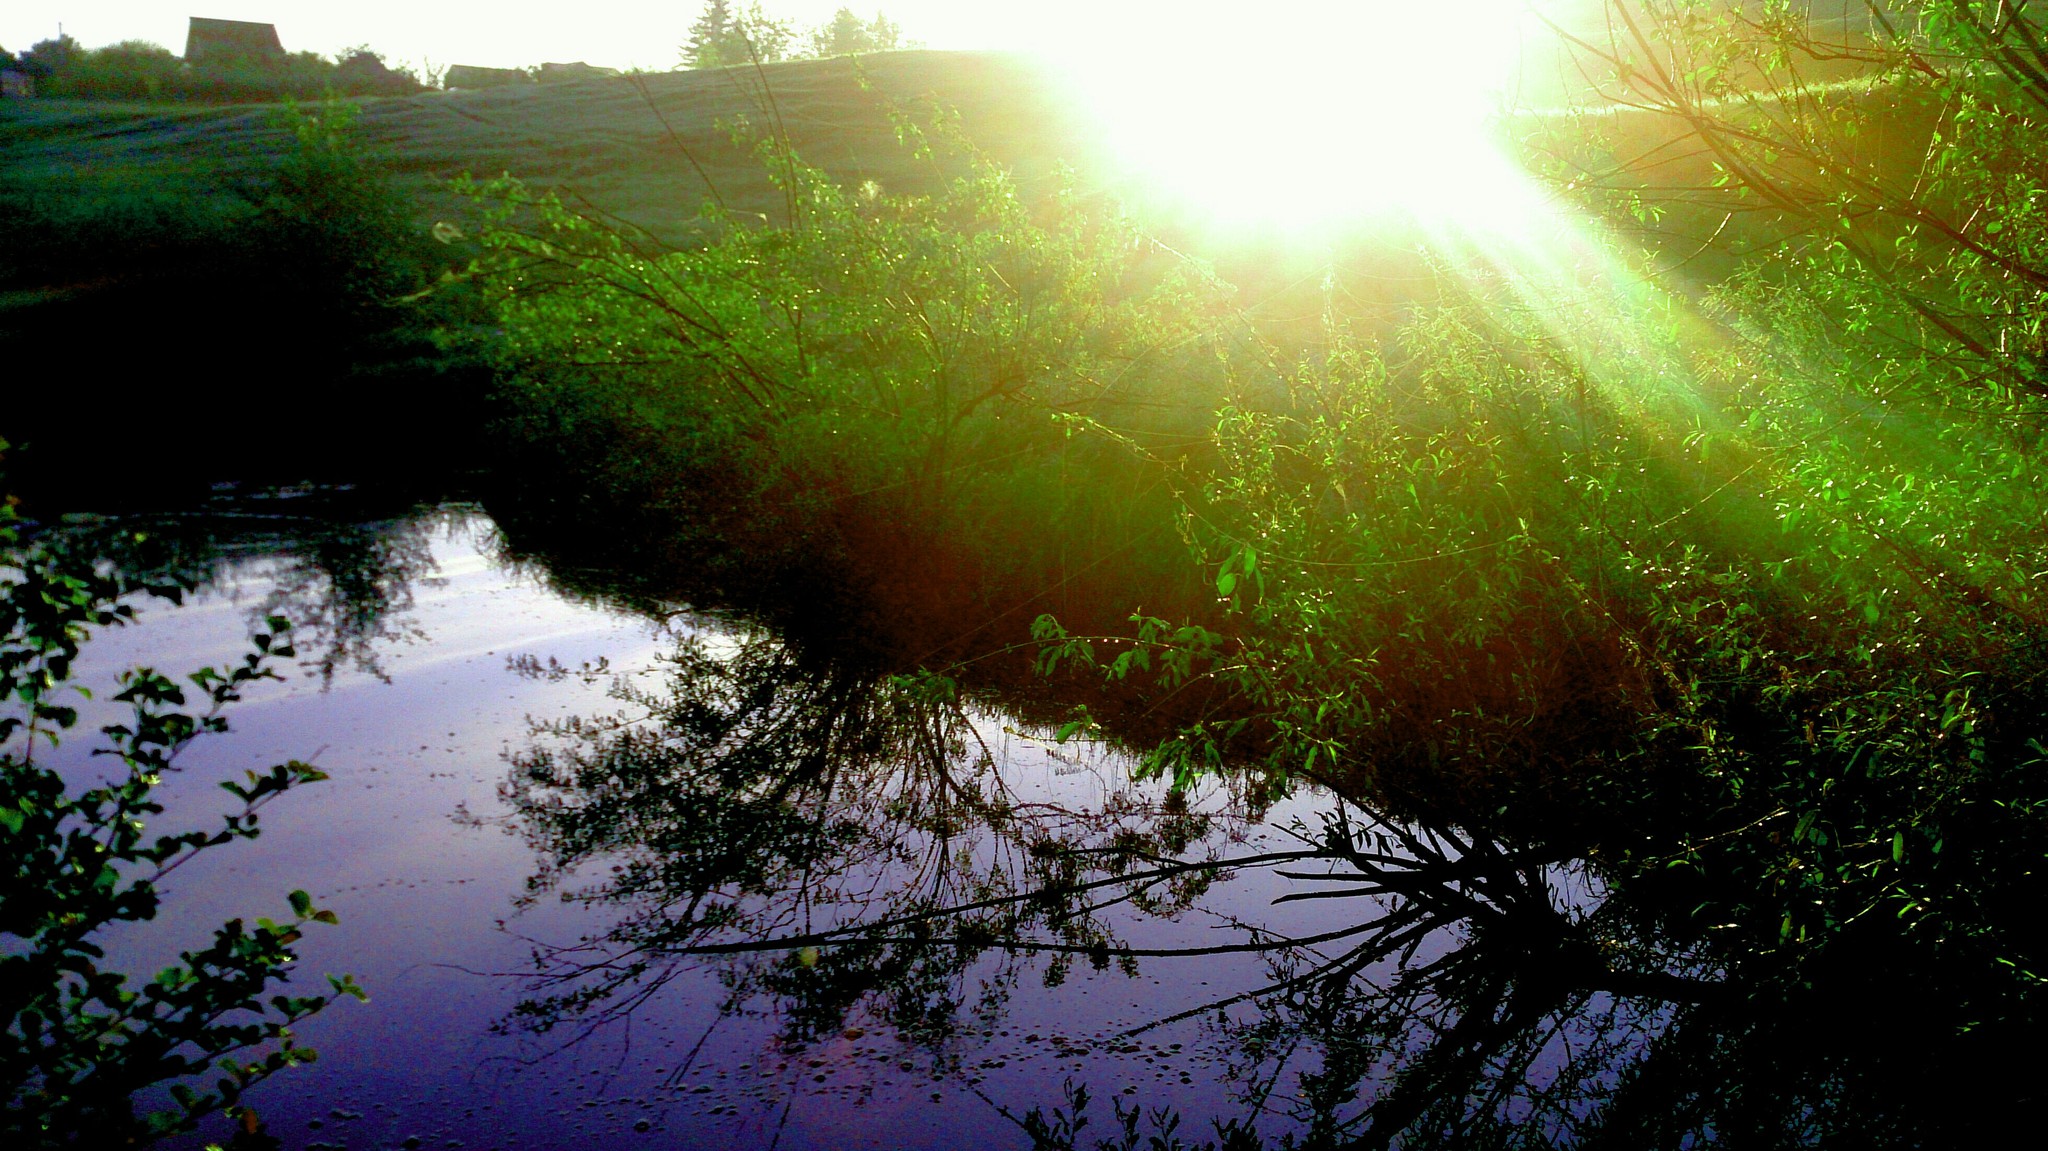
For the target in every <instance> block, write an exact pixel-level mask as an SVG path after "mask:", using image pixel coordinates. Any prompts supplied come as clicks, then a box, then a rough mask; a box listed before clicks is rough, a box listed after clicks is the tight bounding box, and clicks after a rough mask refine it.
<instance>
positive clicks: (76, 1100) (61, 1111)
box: [0, 508, 362, 1147]
mask: <svg viewBox="0 0 2048 1151" xmlns="http://www.w3.org/2000/svg"><path fill="white" fill-rule="evenodd" d="M0 550H4V555H5V560H4V563H5V565H6V566H5V570H6V571H7V572H8V575H7V577H6V578H5V580H4V581H0V696H4V698H5V699H6V701H7V704H6V710H5V711H0V875H4V876H5V882H4V883H0V934H4V935H5V936H6V937H7V938H8V939H9V940H10V943H9V944H8V946H7V948H6V953H5V954H4V955H0V1020H4V1026H0V1134H4V1135H5V1137H6V1138H7V1140H8V1141H9V1145H10V1146H21V1147H56V1146H113V1145H127V1144H133V1143H139V1142H148V1141H151V1140H154V1139H156V1138H158V1137H160V1136H163V1135H166V1134H169V1133H172V1132H177V1131H188V1130H191V1129H192V1128H193V1126H194V1125H195V1123H196V1122H197V1120H198V1119H199V1118H201V1117H202V1116H205V1115H207V1114H208V1113H210V1112H213V1111H216V1110H219V1109H221V1108H229V1109H233V1110H237V1111H240V1112H241V1114H242V1115H243V1116H244V1117H245V1118H244V1127H245V1129H246V1130H252V1131H253V1130H254V1129H255V1128H256V1126H257V1124H256V1123H255V1120H254V1116H253V1114H252V1113H249V1112H247V1111H246V1110H245V1109H243V1108H242V1107H241V1099H242V1097H243V1094H244V1092H245V1091H246V1090H247V1089H248V1088H249V1086H250V1085H252V1084H254V1083H256V1082H258V1081H259V1080H262V1079H264V1078H266V1077H267V1076H269V1075H271V1074H273V1073H275V1072H277V1071H280V1070H282V1069H284V1068H286V1067H290V1066H293V1065H295V1064H298V1063H302V1062H306V1061H309V1060H311V1059H312V1058H313V1052H312V1051H311V1050H310V1049H308V1048H305V1047H301V1046H299V1045H298V1044H297V1043H296V1042H295V1041H294V1040H293V1038H292V1032H291V1026H292V1024H294V1023H296V1022H297V1021H299V1020H301V1019H303V1018H305V1017H306V1016H308V1015H310V1014H312V1013H314V1012H316V1011H319V1010H320V1009H321V1008H323V1007H325V1006H326V1005H327V1004H328V1003H329V1002H330V1000H331V998H332V996H331V995H305V996H295V995H289V994H284V993H277V994H269V995H266V992H268V991H270V990H271V989H272V988H273V987H274V986H275V985H277V984H279V983H282V982H283V981H284V980H285V979H287V978H288V973H287V970H286V968H287V965H289V964H290V963H291V962H292V961H293V958H294V956H293V953H292V950H291V946H292V944H293V943H295V942H296V941H297V940H298V939H299V937H300V933H301V932H302V930H303V929H304V928H305V927H306V926H307V925H308V924H310V923H315V922H318V923H333V922H334V921H335V918H334V914H333V913H332V912H329V911H324V910H321V909H319V908H316V907H315V906H314V905H313V902H312V900H311V899H310V898H309V897H308V896H307V895H306V894H305V893H304V892H300V891H295V892H293V893H291V897H290V900H289V902H290V905H291V915H290V916H289V917H288V918H286V919H283V920H275V921H274V920H271V919H259V920H257V921H256V922H255V923H254V924H253V925H250V924H246V923H244V922H243V921H242V920H239V919H237V920H231V921H229V922H228V923H226V924H224V925H222V926H221V927H220V928H219V929H217V930H216V931H215V932H214V937H213V940H212V941H211V942H210V943H209V944H207V945H205V946H203V947H200V948H197V949H195V950H191V951H186V952H184V953H183V954H182V956H181V959H180V962H179V963H178V964H175V965H173V966H171V967H167V968H165V969H163V970H162V971H159V972H157V973H156V975H155V976H154V977H152V978H151V979H149V980H147V981H140V982H138V981H135V980H131V979H129V978H128V977H126V976H123V975H121V974H119V973H117V972H113V971H109V970H106V969H104V968H103V967H102V966H101V963H102V961H103V959H104V956H105V953H104V951H103V950H102V948H101V946H100V944H99V943H98V942H97V941H96V938H95V937H96V936H98V935H99V934H100V933H101V932H103V931H104V930H105V929H107V928H108V927H110V926H112V925H114V924H118V923H131V922H146V921H148V920H150V919H153V918H154V917H155V915H156V912H157V908H158V905H159V901H160V896H159V893H158V884H159V883H160V882H161V881H162V879H163V878H164V876H166V875H167V874H169V873H171V872H172V871H174V870H176V869H177V868H179V867H181V866H183V865H184V864H185V863H186V862H188V861H189V860H191V859H192V858H193V857H194V856H195V855H198V854H199V853H201V852H204V851H208V850H210V849H212V848H215V847H219V846H222V845H224V844H227V843H232V842H234V841H235V840H237V839H248V838H253V837H255V836H256V835H257V834H258V833H259V826H258V818H259V813H260V811H261V809H262V808H263V807H264V806H265V805H267V804H268V803H269V802H270V801H271V800H273V799H274V798H276V797H277V796H278V795H280V794H282V793H283V792H285V791H287V790H289V789H291V788H293V787H296V786H299V785H301V784H305V783H310V782H314V781H317V780H320V779H322V778H324V776H323V775H322V774H321V773H320V772H319V771H317V770H315V769H314V768H312V767H309V766H308V765H306V764H303V763H298V762H292V763H286V764H280V765H277V766H275V767H272V768H270V769H269V770H268V771H264V772H249V773H248V774H247V776H246V777H245V779H243V780H241V781H229V782H227V783H224V784H223V785H222V786H223V787H224V788H225V789H226V790H227V791H228V792H229V793H230V794H231V795H232V796H233V797H234V798H235V800H236V801H237V804H238V807H237V808H236V809H235V810H234V811H233V812H232V813H231V814H229V815H228V816H227V817H226V819H225V821H224V822H223V824H222V825H221V826H220V827H219V828H217V829H215V830H211V831H207V830H195V831H187V832H180V833H176V834H171V835H160V836H157V837H155V838H154V839H151V838H149V837H148V836H147V824H146V820H147V819H148V817H150V816H152V815H156V814H159V813H160V812H161V811H162V810H163V809H162V807H161V805H159V804H158V803H156V802H155V801H154V800H153V799H152V798H151V793H152V791H153V790H154V789H155V788H156V786H157V785H158V784H159V783H160V782H161V780H162V778H163V776H164V775H165V774H166V773H167V772H170V771H173V770H176V768H177V759H178V757H179V755H180V754H181V753H182V752H183V751H184V749H185V748H186V747H188V746H189V745H190V744H191V743H192V741H193V740H195V739H196V738H198V737H199V736H201V735H205V734H209V733H215V732H221V731H225V730H226V729H227V723H226V720H225V719H224V718H223V717H222V715H221V711H222V709H223V708H224V707H226V705H228V704H230V703H232V702H234V701H235V700H236V699H238V698H240V695H241V692H242V690H243V689H244V688H246V687H247V686H248V685H250V684H252V683H255V682H258V681H260V680H263V679H270V678H275V673H274V672H272V671H271V670H270V669H269V668H268V666H267V664H268V661H269V660H270V659H271V658H272V657H288V656H290V655H291V654H292V649H291V646H290V639H289V635H288V633H287V632H286V630H285V625H284V621H282V620H279V619H273V620H272V621H271V630H270V631H269V632H268V633H265V634H259V635H258V636H256V637H255V641H254V642H255V647H254V650H253V651H252V652H251V653H250V654H249V655H248V656H247V657H245V658H244V660H243V661H242V662H241V663H240V664H239V665H236V666H232V667H223V668H204V669H201V670H200V671H198V672H195V673H193V674H192V675H190V676H189V677H187V682H186V684H184V685H180V684H179V683H177V682H175V681H173V680H172V679H170V678H168V677H166V676H163V675H160V674H158V673H157V672H155V671H153V670H151V669H148V668H138V669H136V670H133V671H130V672H127V673H125V674H124V675H122V677H121V681H120V682H121V690H120V692H119V693H118V694H117V695H115V696H114V697H113V698H114V699H115V700H116V701H118V702H121V703H125V704H127V705H128V707H129V715H130V718H129V719H128V721H127V722H125V723H117V724H111V725H108V726H106V727H104V728H102V729H101V731H102V733H103V734H104V735H105V737H106V740H107V742H106V746H105V748H104V749H103V750H104V753H105V754H106V755H108V756H111V757H112V759H113V761H114V762H117V763H118V764H119V765H120V767H119V770H117V771H116V772H115V773H114V775H113V776H112V778H111V779H109V780H108V781H107V782H105V783H102V784H100V785H98V786H92V787H87V788H85V789H83V790H79V789H77V788H76V786H75V785H74V784H73V783H72V782H69V781H67V780H66V779H65V778H64V777H63V776H62V775H61V774H60V773H59V772H58V771H57V770H55V769H53V768H52V767H50V766H48V765H47V764H45V763H41V762H38V754H39V752H42V751H47V749H49V748H53V747H55V746H56V745H57V742H58V740H59V738H60V734H61V733H62V732H64V731H66V730H68V729H69V728H71V727H72V726H73V725H74V724H76V722H77V721H78V713H77V711H76V709H75V708H73V707H72V706H70V703H69V701H68V699H67V697H68V696H70V695H71V693H73V692H78V693H80V694H84V693H85V689H84V688H82V687H76V686H74V685H73V684H72V682H71V680H72V672H71V668H72V663H73V661H74V660H75V659H76V658H77V656H78V653H79V649H80V647H81V645H82V644H83V643H85V642H86V640H87V639H88V638H89V636H90V631H91V629H93V628H101V627H108V626H113V625H117V624H120V623H123V622H125V621H127V620H130V619H132V618H133V617H134V607H133V603H132V601H133V599H134V598H135V597H136V596H138V595H145V594H147V595H154V596H158V597H162V598H166V599H171V600H174V601H175V600H176V598H177V597H178V595H179V594H180V593H181V592H182V591H183V590H184V588H183V586H182V585H180V584H178V583H169V584H159V585H139V584H136V583H133V582H131V581H130V580H129V579H128V578H127V577H125V576H123V575H121V574H119V573H118V572H115V571H111V570H109V569H107V568H105V567H104V566H103V565H101V564H99V563H96V562H95V560H94V557H92V556H91V555H86V554H73V553H70V552H67V551H66V550H64V549H62V548H61V547H53V546H46V545H44V544H41V543H38V542H35V541H28V542H24V541H23V540H22V539H21V538H20V529H19V528H18V527H17V526H16V525H15V523H14V522H13V518H12V512H11V508H9V509H0ZM188 693H196V694H197V696H198V697H199V698H200V699H201V700H203V708H202V709H201V710H199V711H197V712H191V711H187V710H184V708H185V707H186V702H187V699H188ZM329 982H330V985H331V987H332V991H333V994H336V995H352V996H355V997H357V998H361V997H362V991H361V989H360V988H359V987H358V986H357V985H356V984H355V983H354V982H353V981H352V980H351V979H349V978H347V977H345V976H344V977H330V978H329ZM209 1071H216V1072H218V1078H217V1079H216V1080H215V1081H214V1082H213V1083H211V1084H210V1085H195V1084H194V1083H193V1082H192V1080H193V1079H194V1078H195V1077H198V1076H202V1075H205V1074H207V1073H208V1072H209ZM166 1081H168V1082H170V1083H171V1095H172V1099H173V1101H174V1106H173V1107H172V1108H171V1109H169V1110H165V1111H157V1112H144V1113H138V1111H137V1110H136V1107H135V1105H134V1102H133V1096H134V1095H135V1093H136V1092H138V1091H140V1090H142V1089H143V1088H146V1087H149V1086H151V1085H153V1084H158V1083H164V1082H166Z"/></svg>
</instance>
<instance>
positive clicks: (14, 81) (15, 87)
mask: <svg viewBox="0 0 2048 1151" xmlns="http://www.w3.org/2000/svg"><path fill="white" fill-rule="evenodd" d="M35 94H36V78H35V77H34V76H31V75H29V74H28V73H27V72H17V71H15V70H13V69H12V68H10V69H7V70H6V71H4V72H0V99H5V100H26V99H28V98H29V97H31V96H34V95H35Z"/></svg>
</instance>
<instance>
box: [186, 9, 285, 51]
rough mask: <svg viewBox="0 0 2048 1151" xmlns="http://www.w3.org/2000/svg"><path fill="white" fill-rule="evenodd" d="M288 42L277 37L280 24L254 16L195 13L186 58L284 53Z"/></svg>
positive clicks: (188, 33)
mask: <svg viewBox="0 0 2048 1151" xmlns="http://www.w3.org/2000/svg"><path fill="white" fill-rule="evenodd" d="M282 55H284V42H283V41H281V40H279V39H278V38H277V25H275V24H258V23H256V22H255V21H253V20H213V19H209V18H208V17H205V16H194V17H192V25H191V27H190V28H188V29H187V30H186V32H185V59H186V60H188V61H196V60H207V59H218V58H220V57H223V56H282Z"/></svg>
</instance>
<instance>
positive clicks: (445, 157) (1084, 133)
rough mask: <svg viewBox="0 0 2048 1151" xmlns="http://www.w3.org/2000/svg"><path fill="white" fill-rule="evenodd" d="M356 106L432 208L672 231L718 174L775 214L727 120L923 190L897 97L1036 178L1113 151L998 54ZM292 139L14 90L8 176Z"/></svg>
mask: <svg viewBox="0 0 2048 1151" xmlns="http://www.w3.org/2000/svg"><path fill="white" fill-rule="evenodd" d="M863 77H865V79H866V84H867V86H866V87H865V88H864V87H863ZM360 103H361V105H362V108H363V112H362V118H361V120H360V128H361V132H362V136H363V139H364V141H365V142H366V143H367V144H368V145H369V147H370V148H371V150H372V152H373V154H374V155H376V156H377V157H378V158H379V159H380V161H381V162H382V163H383V164H384V165H386V166H387V167H388V168H389V170H390V171H391V172H392V173H393V175H394V176H395V178H396V180H397V182H398V184H399V186H400V187H402V188H403V189H405V190H406V191H408V192H410V193H413V194H415V195H417V196H418V197H419V198H420V203H421V205H422V208H421V215H422V217H423V218H429V217H432V218H438V217H440V216H444V215H447V214H449V213H453V212H455V211H457V210H458V209H459V207H460V205H459V204H458V203H457V202H456V201H455V200H454V199H453V198H452V197H449V196H448V195H446V193H445V183H446V181H447V180H448V179H449V178H450V177H453V176H455V175H457V174H459V173H462V172H469V173H471V174H473V175H476V176H478V177H490V176H495V175H499V174H501V173H511V174H513V175H516V176H518V177H520V178H522V179H525V180H528V181H531V182H533V183H535V184H538V185H546V186H552V187H558V188H561V189H562V190H563V191H564V192H565V193H573V194H575V195H577V196H580V197H583V198H586V199H587V200H588V201H589V202H590V203H591V204H593V205H595V206H596V207H598V208H601V209H602V210H604V211H606V212H611V213H616V214H618V215H620V216H623V217H625V218H627V219H629V220H632V221H633V222H635V223H638V224H641V225H643V226H646V227H649V228H651V229H653V230H655V231H657V232H660V233H664V234H672V233H675V232H676V231H677V230H679V229H682V228H685V227H686V226H687V224H688V222H689V221H690V220H691V219H692V218H694V217H695V216H696V214H697V211H698V208H699V207H700V206H701V205H702V204H703V203H704V202H705V200H706V199H707V198H708V197H709V196H710V195H711V193H712V188H713V187H714V186H715V188H716V191H717V194H718V195H719V196H721V197H723V199H724V200H725V202H726V203H727V204H728V205H729V206H731V207H734V208H738V209H742V210H750V211H769V210H772V209H773V208H774V206H775V203H776V199H775V197H774V195H773V194H772V190H771V189H770V188H769V186H768V184H767V182H766V180H765V178H764V176H763V172H762V168H761V165H760V164H759V162H757V161H756V160H755V159H754V158H753V157H752V156H751V155H750V154H749V152H748V150H747V149H746V148H742V147H738V146H735V145H734V144H733V142H732V140H731V136H730V133H729V131H728V130H727V126H730V125H737V124H739V123H740V122H742V121H745V122H750V123H752V124H753V125H755V126H756V127H757V128H759V129H761V130H763V131H773V130H776V129H778V128H779V129H780V130H783V131H786V133H787V134H788V136H789V138H790V139H791V140H792V141H793V142H794V143H795V145H796V146H797V148H798V149H799V150H800V151H801V152H802V154H803V155H804V156H805V157H806V158H808V159H810V160H811V161H812V162H814V163H818V164H820V165H822V166H824V167H826V168H828V169H829V170H831V171H832V172H834V173H835V174H837V175H839V176H841V177H843V178H844V179H846V180H848V181H850V182H854V183H858V182H860V181H863V180H870V179H872V180H874V181H876V182H877V183H879V184H881V185H882V186H884V187H885V188H887V189H890V190H904V189H906V188H912V187H917V186H920V185H921V184H922V183H924V182H926V181H928V180H929V179H930V177H931V172H930V170H929V169H928V168H927V167H925V166H923V165H921V164H919V163H918V162H917V161H915V160H914V159H913V158H912V156H911V155H910V152H909V150H908V149H906V148H904V147H903V146H901V145H899V144H898V143H897V141H896V137H895V133H894V131H893V129H892V127H891V124H890V118H889V112H890V109H891V108H892V107H893V108H897V109H901V110H903V111H905V112H906V113H907V114H909V115H911V116H912V117H913V118H914V119H915V120H917V121H918V122H919V123H921V124H922V123H925V122H927V121H928V119H929V116H928V115H927V113H926V111H924V110H926V109H929V108H932V107H934V106H936V107H943V108H946V109H950V110H954V111H957V112H958V114H959V116H960V122H961V125H962V127H963V129H964V130H965V132H966V134H967V135H968V137H969V138H970V139H972V140H974V141H975V142H976V143H978V144H979V145H980V146H982V147H983V148H985V149H987V150H988V151H989V152H990V153H991V154H992V155H994V156H996V157H998V158H1000V159H1001V160H1002V162H1003V163H1005V164H1006V165H1008V166H1009V167H1010V168H1011V170H1012V173H1013V175H1014V176H1015V178H1016V179H1017V180H1019V181H1020V183H1021V184H1022V185H1023V186H1025V187H1026V188H1027V189H1028V188H1031V187H1034V186H1037V185H1039V184H1041V182H1042V181H1044V180H1046V179H1047V178H1049V177H1050V176H1051V175H1052V173H1053V171H1054V169H1055V168H1056V166H1057V165H1060V164H1062V163H1066V164H1072V165H1075V166H1076V167H1080V168H1084V169H1089V170H1095V171H1100V170H1101V160H1102V157H1101V156H1100V150H1099V148H1098V147H1097V145H1096V143H1095V139H1096V136H1095V134H1094V132H1093V131H1092V129H1091V128H1090V127H1089V125H1088V123H1087V121H1086V119H1085V118H1084V117H1083V116H1082V115H1081V114H1080V113H1079V111H1078V110H1077V109H1075V108H1074V107H1073V106H1071V104H1070V103H1068V102H1067V101H1066V100H1065V99H1064V98H1063V97H1062V96H1061V95H1060V94H1059V93H1058V92H1057V91H1056V90H1055V85H1054V84H1053V82H1052V80H1051V79H1050V77H1049V76H1048V75H1047V74H1046V73H1045V72H1044V71H1043V69H1042V68H1040V67H1039V66H1037V65H1035V64H1033V63H1031V62H1030V61H1028V60H1025V59H1022V58H1018V57H1011V56H1005V55H997V54H981V53H958V52H894V53H886V54H882V55H877V56H871V57H864V58H860V59H859V60H858V61H856V59H855V58H853V57H840V58H837V59H830V60H799V61H790V62H784V63H777V64H771V65H768V66H766V67H764V68H762V69H760V70H758V71H757V70H755V69H753V68H725V69H716V70H707V71H697V72H670V73H660V74H653V75H645V76H628V77H621V78H617V79H607V80H592V81H583V82H576V83H561V84H547V85H531V86H523V87H516V88H498V89H490V90H483V91H457V92H432V93H427V94H423V95H419V96H412V97H393V98H382V99H367V100H363V101H361V102H360ZM285 143H286V134H285V132H284V131H283V129H281V128H280V127H279V126H278V125H277V122H276V114H275V110H274V109H272V108H268V107H226V108H187V107H166V106H161V105H158V106H140V105H111V104H101V103H85V102H77V101H20V102H10V103H8V104H6V105H0V172H4V173H5V175H4V176H0V189H5V190H7V191H11V192H20V191H26V190H48V191H51V192H58V193H62V194H66V195H72V194H81V193H83V194H91V193H92V192H94V191H113V190H118V189H131V188H136V187H144V188H151V189H155V190H167V189H169V188H171V187H176V186H183V187H186V188H194V189H197V188H205V189H209V190H226V189H230V188H232V187H234V186H236V185H237V184H240V183H244V182H248V181H252V180H257V179H260V178H261V177H262V176H263V174H264V172H265V170H266V168H267V166H268V165H269V164H270V163H271V162H272V161H273V160H274V158H275V157H276V155H277V154H278V152H279V151H280V150H281V149H282V148H283V147H284V145H285Z"/></svg>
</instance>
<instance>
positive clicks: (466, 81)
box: [441, 64, 533, 88]
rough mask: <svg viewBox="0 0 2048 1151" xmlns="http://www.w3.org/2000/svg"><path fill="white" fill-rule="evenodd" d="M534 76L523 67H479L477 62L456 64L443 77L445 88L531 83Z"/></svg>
mask: <svg viewBox="0 0 2048 1151" xmlns="http://www.w3.org/2000/svg"><path fill="white" fill-rule="evenodd" d="M531 83H533V77H532V76H529V75H527V74H526V70H525V69H523V68H479V67H477V66H476V65H475V64H454V65H451V66H450V67H449V69H448V74H447V75H446V76H443V77H442V78H441V86H442V87H444V88H502V87H504V86H505V85H507V84H531Z"/></svg>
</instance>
